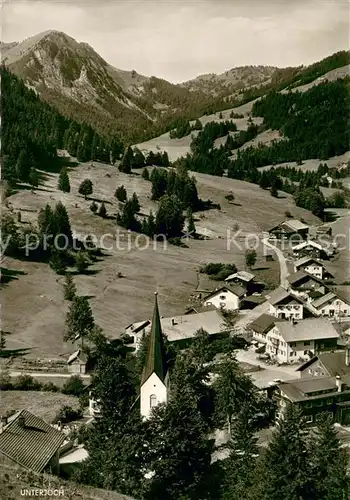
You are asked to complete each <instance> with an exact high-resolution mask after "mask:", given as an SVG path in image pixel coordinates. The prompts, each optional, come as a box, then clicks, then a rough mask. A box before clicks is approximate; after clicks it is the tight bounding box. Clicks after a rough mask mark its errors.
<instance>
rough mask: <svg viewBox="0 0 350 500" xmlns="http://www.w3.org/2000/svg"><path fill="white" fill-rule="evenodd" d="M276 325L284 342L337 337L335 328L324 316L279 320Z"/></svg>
mask: <svg viewBox="0 0 350 500" xmlns="http://www.w3.org/2000/svg"><path fill="white" fill-rule="evenodd" d="M276 326H277V328H278V330H279V332H280V333H281V335H282V337H283V339H284V340H285V342H296V341H299V340H322V339H337V338H339V334H338V332H337V330H336V329H335V328H334V326H333V325H332V323H331V322H330V321H329V320H328V319H325V318H307V319H303V320H301V321H297V322H294V323H293V322H292V321H280V322H279V323H278V325H276Z"/></svg>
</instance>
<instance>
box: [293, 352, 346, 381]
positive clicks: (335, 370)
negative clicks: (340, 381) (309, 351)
mask: <svg viewBox="0 0 350 500" xmlns="http://www.w3.org/2000/svg"><path fill="white" fill-rule="evenodd" d="M345 353H346V351H345V350H342V351H334V352H325V353H322V354H318V355H317V356H315V357H314V358H312V359H310V360H309V361H307V362H306V363H304V364H303V365H301V366H299V368H298V369H297V370H296V371H300V372H302V371H303V370H305V369H306V368H308V367H309V366H311V365H313V364H314V363H315V362H316V361H320V363H322V365H323V366H324V368H325V369H326V370H327V372H328V375H329V376H330V377H336V376H337V375H339V376H340V377H343V376H345V375H350V366H346V364H345Z"/></svg>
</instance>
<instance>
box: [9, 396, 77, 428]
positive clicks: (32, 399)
mask: <svg viewBox="0 0 350 500" xmlns="http://www.w3.org/2000/svg"><path fill="white" fill-rule="evenodd" d="M64 405H67V406H71V407H72V408H74V409H78V408H79V398H76V397H74V396H68V395H66V394H60V393H59V392H41V391H2V392H1V398H0V415H6V413H7V412H15V411H19V410H22V409H23V408H25V409H26V410H28V411H30V412H31V413H33V414H34V415H36V416H37V417H40V418H42V419H43V420H45V421H46V422H47V423H49V424H50V423H51V422H52V420H53V419H54V417H55V415H56V413H57V412H58V411H59V409H60V408H61V406H64Z"/></svg>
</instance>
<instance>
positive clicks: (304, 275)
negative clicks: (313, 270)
mask: <svg viewBox="0 0 350 500" xmlns="http://www.w3.org/2000/svg"><path fill="white" fill-rule="evenodd" d="M308 280H311V281H316V283H318V284H319V285H323V283H322V281H321V280H320V279H318V278H316V276H314V275H313V274H310V273H308V272H306V271H304V270H303V269H300V270H299V271H297V272H296V273H293V274H290V275H289V276H287V281H288V283H289V284H290V285H297V284H298V283H303V282H304V281H308Z"/></svg>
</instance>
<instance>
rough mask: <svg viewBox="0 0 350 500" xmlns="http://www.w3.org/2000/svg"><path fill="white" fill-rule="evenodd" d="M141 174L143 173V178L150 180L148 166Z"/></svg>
mask: <svg viewBox="0 0 350 500" xmlns="http://www.w3.org/2000/svg"><path fill="white" fill-rule="evenodd" d="M141 175H142V178H143V179H145V181H149V172H148V170H147V168H146V167H145V168H144V169H143V170H142V174H141Z"/></svg>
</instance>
